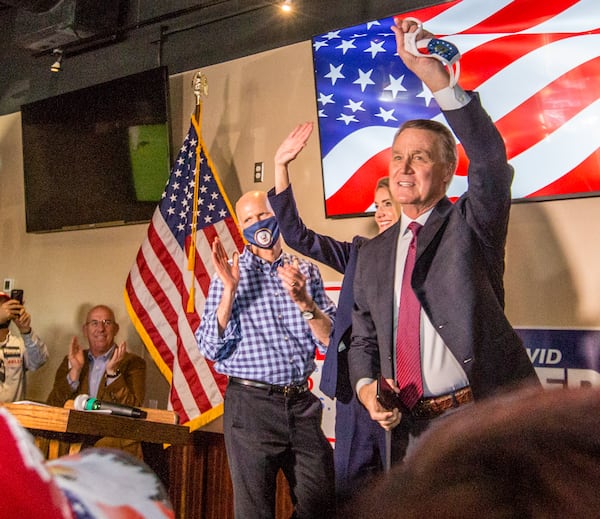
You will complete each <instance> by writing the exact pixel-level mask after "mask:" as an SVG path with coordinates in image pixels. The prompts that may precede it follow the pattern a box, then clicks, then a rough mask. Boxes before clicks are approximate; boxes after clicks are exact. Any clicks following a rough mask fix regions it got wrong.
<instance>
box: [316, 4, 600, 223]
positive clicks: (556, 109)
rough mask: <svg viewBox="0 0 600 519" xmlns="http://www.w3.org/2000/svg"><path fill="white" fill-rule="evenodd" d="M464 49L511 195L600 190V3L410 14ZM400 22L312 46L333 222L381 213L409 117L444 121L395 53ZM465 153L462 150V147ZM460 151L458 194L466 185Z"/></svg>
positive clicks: (336, 34) (465, 77) (441, 7)
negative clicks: (382, 181)
mask: <svg viewBox="0 0 600 519" xmlns="http://www.w3.org/2000/svg"><path fill="white" fill-rule="evenodd" d="M399 16H401V17H407V16H414V17H416V18H418V19H420V20H421V21H422V22H423V23H424V25H425V28H426V29H427V30H429V31H430V32H432V33H433V34H435V35H436V36H438V37H442V38H445V39H447V40H449V41H451V42H453V43H454V44H455V45H457V46H458V48H459V49H460V51H461V54H462V59H461V77H460V80H459V81H460V83H461V85H462V86H463V87H464V88H465V89H469V90H477V91H478V92H479V94H480V95H481V98H482V101H483V104H484V106H485V108H486V110H487V111H488V113H489V114H490V116H491V117H492V119H493V120H494V121H495V123H496V126H497V127H498V129H499V131H500V133H501V134H502V136H503V137H504V140H505V142H506V146H507V151H508V157H509V161H510V162H511V164H512V165H513V167H514V168H515V179H514V182H513V188H512V194H513V198H514V199H532V198H537V199H545V198H546V199H547V198H560V197H566V196H585V195H589V194H598V192H600V131H598V128H599V121H600V4H599V3H598V0H547V1H539V0H485V1H481V0H455V1H450V2H444V3H441V4H438V5H436V6H433V7H429V8H425V9H421V10H417V11H411V12H407V13H402V14H400V15H399ZM392 24H393V19H392V18H386V19H383V20H377V21H372V22H369V23H366V24H363V25H358V26H355V27H350V28H347V29H342V30H339V31H332V32H329V33H327V34H324V35H320V36H317V37H315V38H313V41H312V43H313V56H314V63H315V77H316V86H317V105H318V109H319V129H320V139H321V154H322V161H323V183H324V189H325V198H326V203H325V205H326V214H327V216H342V215H352V214H360V213H364V212H365V211H370V210H372V208H371V202H372V193H373V190H372V189H368V188H367V187H366V186H369V185H372V186H375V182H376V180H377V179H378V178H379V177H381V176H383V175H386V174H387V164H388V159H389V146H391V143H392V139H393V136H394V132H395V130H396V129H397V128H398V126H400V124H402V122H404V121H405V120H407V119H413V118H432V119H436V120H440V121H442V122H444V118H443V116H442V115H441V113H440V110H439V108H438V106H437V104H436V102H435V100H433V99H432V96H431V93H430V92H429V91H428V90H427V89H426V88H425V87H424V85H422V83H421V82H420V81H419V80H418V79H417V78H416V76H414V75H413V74H412V73H411V72H410V71H409V70H408V69H407V68H406V67H404V65H403V63H402V62H401V60H400V59H399V58H398V57H397V56H396V57H395V54H396V44H395V38H394V34H393V33H392V31H391V29H390V26H391V25H392ZM459 148H460V147H459ZM466 167H467V161H466V159H465V157H464V156H463V155H462V153H461V161H460V164H459V169H458V172H457V175H456V176H455V178H454V181H453V183H452V184H451V186H450V188H449V192H448V195H449V196H450V197H458V196H460V195H461V194H462V193H463V192H464V191H465V189H466V186H467V181H466V176H465V175H466Z"/></svg>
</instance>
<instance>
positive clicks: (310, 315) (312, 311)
mask: <svg viewBox="0 0 600 519" xmlns="http://www.w3.org/2000/svg"><path fill="white" fill-rule="evenodd" d="M316 306H317V305H316V304H315V303H314V301H313V305H312V307H311V308H310V310H304V312H302V317H303V318H304V319H306V320H307V321H310V320H311V319H314V318H315V310H316V309H317V308H316Z"/></svg>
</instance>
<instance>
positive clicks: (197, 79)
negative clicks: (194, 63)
mask: <svg viewBox="0 0 600 519" xmlns="http://www.w3.org/2000/svg"><path fill="white" fill-rule="evenodd" d="M192 86H193V87H194V95H195V96H196V104H197V105H199V104H200V97H201V96H205V97H208V79H207V78H206V76H205V75H204V74H203V73H202V72H201V71H200V70H199V71H198V72H196V74H194V79H193V80H192Z"/></svg>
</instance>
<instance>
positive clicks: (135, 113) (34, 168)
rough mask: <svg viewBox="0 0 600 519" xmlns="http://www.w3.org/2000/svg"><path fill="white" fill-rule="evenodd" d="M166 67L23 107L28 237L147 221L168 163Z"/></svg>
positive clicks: (161, 190)
mask: <svg viewBox="0 0 600 519" xmlns="http://www.w3.org/2000/svg"><path fill="white" fill-rule="evenodd" d="M168 79H169V78H168V73H167V69H166V67H159V68H156V69H152V70H148V71H144V72H140V73H138V74H133V75H130V76H126V77H123V78H119V79H115V80H112V81H109V82H106V83H101V84H98V85H94V86H91V87H87V88H84V89H80V90H76V91H73V92H68V93H65V94H61V95H59V96H55V97H51V98H47V99H43V100H40V101H36V102H33V103H28V104H25V105H23V106H22V107H21V117H22V133H23V165H24V175H25V213H26V229H27V232H50V231H62V230H73V229H86V228H93V227H105V226H111V225H125V224H133V223H141V222H147V221H149V220H150V218H151V217H152V214H153V212H154V209H155V208H156V206H157V203H158V201H159V200H160V197H161V195H162V192H163V189H164V186H165V183H166V181H167V179H168V177H169V169H170V166H171V157H170V144H169V141H170V138H169V136H170V131H169V114H168V106H169V99H168V97H169V96H168V93H169V87H168Z"/></svg>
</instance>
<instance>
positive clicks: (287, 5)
mask: <svg viewBox="0 0 600 519" xmlns="http://www.w3.org/2000/svg"><path fill="white" fill-rule="evenodd" d="M281 10H282V11H284V12H286V13H289V12H290V11H291V10H292V0H283V2H282V3H281Z"/></svg>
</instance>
